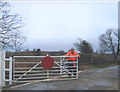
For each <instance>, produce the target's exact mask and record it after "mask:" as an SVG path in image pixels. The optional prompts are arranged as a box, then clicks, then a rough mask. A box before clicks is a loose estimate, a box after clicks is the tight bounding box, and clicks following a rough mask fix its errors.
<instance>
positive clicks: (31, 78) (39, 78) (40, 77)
mask: <svg viewBox="0 0 120 92" xmlns="http://www.w3.org/2000/svg"><path fill="white" fill-rule="evenodd" d="M40 78H47V77H27V78H21V79H40ZM16 79H17V78H15V80H16ZM21 79H18V80H21Z"/></svg>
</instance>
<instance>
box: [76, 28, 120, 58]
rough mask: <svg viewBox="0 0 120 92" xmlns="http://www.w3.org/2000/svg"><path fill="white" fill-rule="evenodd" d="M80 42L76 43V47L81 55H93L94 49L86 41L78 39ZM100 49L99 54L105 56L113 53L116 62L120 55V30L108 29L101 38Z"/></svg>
mask: <svg viewBox="0 0 120 92" xmlns="http://www.w3.org/2000/svg"><path fill="white" fill-rule="evenodd" d="M78 40H79V41H78V42H76V43H74V45H75V47H76V48H77V50H78V51H79V52H80V53H89V54H93V53H94V51H93V48H92V46H91V44H90V43H89V42H87V41H86V40H81V39H80V38H79V39H78ZM99 45H100V49H99V50H98V51H97V53H101V54H105V53H112V54H113V55H114V59H115V60H116V59H117V58H118V56H119V55H120V30H117V29H108V30H107V31H106V32H105V33H103V34H101V35H100V37H99Z"/></svg>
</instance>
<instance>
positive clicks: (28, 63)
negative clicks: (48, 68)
mask: <svg viewBox="0 0 120 92" xmlns="http://www.w3.org/2000/svg"><path fill="white" fill-rule="evenodd" d="M15 63H18V64H26V63H28V64H37V63H39V62H15Z"/></svg>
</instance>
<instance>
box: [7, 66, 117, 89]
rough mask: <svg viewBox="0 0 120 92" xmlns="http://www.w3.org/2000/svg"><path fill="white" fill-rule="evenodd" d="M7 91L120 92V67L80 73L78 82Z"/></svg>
mask: <svg viewBox="0 0 120 92" xmlns="http://www.w3.org/2000/svg"><path fill="white" fill-rule="evenodd" d="M7 90H118V66H114V67H109V68H101V69H92V70H87V71H85V72H80V73H79V79H78V80H64V81H48V82H38V83H33V84H29V85H24V86H23V85H22V86H20V87H12V88H7Z"/></svg>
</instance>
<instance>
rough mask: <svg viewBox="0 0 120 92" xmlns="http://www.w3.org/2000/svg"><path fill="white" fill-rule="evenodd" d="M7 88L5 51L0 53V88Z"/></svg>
mask: <svg viewBox="0 0 120 92" xmlns="http://www.w3.org/2000/svg"><path fill="white" fill-rule="evenodd" d="M4 86H5V51H0V87H4Z"/></svg>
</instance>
